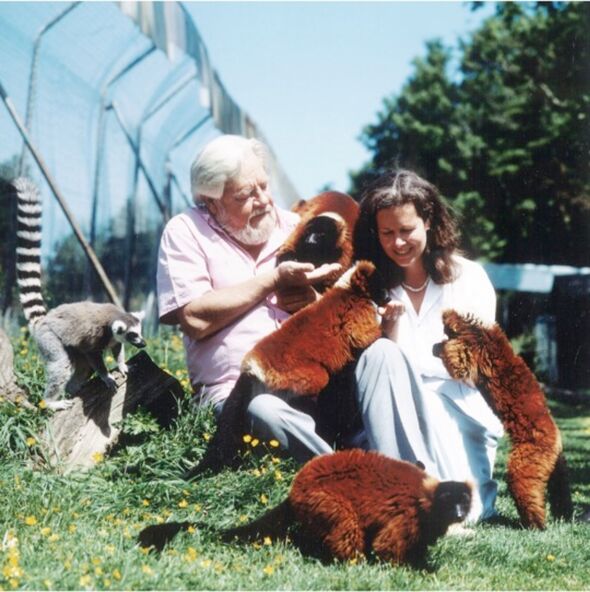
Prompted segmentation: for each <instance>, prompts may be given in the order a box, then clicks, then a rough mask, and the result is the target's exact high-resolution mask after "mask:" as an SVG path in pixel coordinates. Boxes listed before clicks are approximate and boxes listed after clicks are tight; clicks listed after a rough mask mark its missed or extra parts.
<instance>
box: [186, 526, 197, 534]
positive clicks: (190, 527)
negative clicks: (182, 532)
mask: <svg viewBox="0 0 590 592" xmlns="http://www.w3.org/2000/svg"><path fill="white" fill-rule="evenodd" d="M186 531H187V532H188V533H189V534H195V532H197V529H196V528H195V527H194V526H189V527H188V528H187V529H186Z"/></svg>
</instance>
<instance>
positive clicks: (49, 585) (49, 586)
mask: <svg viewBox="0 0 590 592" xmlns="http://www.w3.org/2000/svg"><path fill="white" fill-rule="evenodd" d="M43 585H44V586H45V587H46V588H47V589H48V590H51V588H53V582H52V581H51V580H43Z"/></svg>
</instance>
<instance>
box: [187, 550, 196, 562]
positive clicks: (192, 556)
mask: <svg viewBox="0 0 590 592" xmlns="http://www.w3.org/2000/svg"><path fill="white" fill-rule="evenodd" d="M197 555H198V553H197V550H196V549H195V548H194V547H189V548H188V549H187V550H186V555H185V558H186V560H187V561H195V560H196V558H197Z"/></svg>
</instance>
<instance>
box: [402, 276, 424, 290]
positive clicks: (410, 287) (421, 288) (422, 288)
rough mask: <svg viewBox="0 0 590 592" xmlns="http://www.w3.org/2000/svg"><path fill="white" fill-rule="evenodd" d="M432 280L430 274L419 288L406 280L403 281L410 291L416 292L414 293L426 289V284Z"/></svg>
mask: <svg viewBox="0 0 590 592" xmlns="http://www.w3.org/2000/svg"><path fill="white" fill-rule="evenodd" d="M429 281H430V276H428V277H427V278H426V281H425V282H424V283H423V284H422V285H421V286H420V287H418V288H413V287H412V286H408V284H406V283H405V282H402V286H403V287H404V288H405V289H406V290H408V292H414V294H417V293H418V292H422V290H424V288H426V286H427V285H428V282H429Z"/></svg>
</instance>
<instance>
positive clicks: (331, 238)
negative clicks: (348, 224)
mask: <svg viewBox="0 0 590 592" xmlns="http://www.w3.org/2000/svg"><path fill="white" fill-rule="evenodd" d="M342 224H343V222H342V221H340V220H337V219H335V218H333V217H330V216H317V217H316V218H312V219H311V220H309V222H307V224H306V225H305V228H304V229H303V232H302V233H301V237H300V238H299V240H298V241H297V244H296V245H295V247H294V248H293V249H291V250H289V251H286V252H284V253H281V254H280V255H279V257H278V258H277V261H278V262H279V263H281V262H282V261H299V262H301V263H313V265H315V266H316V267H319V266H320V265H322V264H324V263H336V262H338V261H339V259H340V257H341V256H342V248H341V247H340V246H339V243H340V240H341V234H342Z"/></svg>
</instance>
